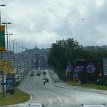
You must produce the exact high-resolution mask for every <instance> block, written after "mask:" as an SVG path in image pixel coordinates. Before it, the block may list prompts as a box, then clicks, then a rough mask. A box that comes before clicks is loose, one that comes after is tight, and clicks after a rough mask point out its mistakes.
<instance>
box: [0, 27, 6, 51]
mask: <svg viewBox="0 0 107 107" xmlns="http://www.w3.org/2000/svg"><path fill="white" fill-rule="evenodd" d="M0 51H6V48H5V26H4V25H3V26H0Z"/></svg>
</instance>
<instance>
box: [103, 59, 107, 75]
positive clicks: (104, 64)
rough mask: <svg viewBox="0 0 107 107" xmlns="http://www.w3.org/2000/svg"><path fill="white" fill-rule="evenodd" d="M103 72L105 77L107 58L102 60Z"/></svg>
mask: <svg viewBox="0 0 107 107" xmlns="http://www.w3.org/2000/svg"><path fill="white" fill-rule="evenodd" d="M103 72H104V75H107V58H103Z"/></svg>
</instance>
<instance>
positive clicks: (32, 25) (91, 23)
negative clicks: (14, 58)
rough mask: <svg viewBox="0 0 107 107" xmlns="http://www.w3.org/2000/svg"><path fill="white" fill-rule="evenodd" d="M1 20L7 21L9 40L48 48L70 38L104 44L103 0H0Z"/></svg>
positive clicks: (106, 6)
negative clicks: (0, 5) (8, 23)
mask: <svg viewBox="0 0 107 107" xmlns="http://www.w3.org/2000/svg"><path fill="white" fill-rule="evenodd" d="M0 4H6V7H0V10H1V13H2V22H6V20H7V22H11V23H12V24H11V25H8V32H9V33H13V34H14V35H12V36H11V39H12V38H14V39H18V40H19V41H20V44H21V45H23V46H25V47H27V48H33V47H35V45H36V46H37V47H39V48H49V47H50V46H51V44H52V43H53V42H55V41H56V40H60V39H67V38H74V40H77V41H78V42H79V43H80V44H81V45H83V46H87V45H88V46H89V45H107V42H106V41H107V0H0Z"/></svg>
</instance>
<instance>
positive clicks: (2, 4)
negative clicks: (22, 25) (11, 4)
mask: <svg viewBox="0 0 107 107" xmlns="http://www.w3.org/2000/svg"><path fill="white" fill-rule="evenodd" d="M0 6H1V7H3V6H6V5H5V4H1V5H0ZM1 23H2V21H1V11H0V26H1Z"/></svg>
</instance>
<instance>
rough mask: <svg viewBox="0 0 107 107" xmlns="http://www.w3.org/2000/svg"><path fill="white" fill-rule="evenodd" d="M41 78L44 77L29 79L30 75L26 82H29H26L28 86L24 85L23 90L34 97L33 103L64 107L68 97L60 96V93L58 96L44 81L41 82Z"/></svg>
mask: <svg viewBox="0 0 107 107" xmlns="http://www.w3.org/2000/svg"><path fill="white" fill-rule="evenodd" d="M40 78H42V77H40V76H35V77H29V75H28V78H27V80H26V81H27V82H26V81H25V83H26V84H23V85H24V86H23V87H22V89H23V90H25V91H26V92H28V93H29V94H31V95H32V100H31V102H39V103H40V102H41V103H43V104H45V105H49V106H50V105H51V106H52V105H54V104H57V105H58V107H59V106H60V105H61V106H62V102H63V104H65V100H66V97H65V96H63V95H58V93H57V94H56V92H55V91H52V90H51V89H49V88H47V87H46V86H44V85H43V84H42V81H41V82H40V80H41V79H40ZM39 79H40V80H39ZM67 101H68V100H66V102H67ZM67 104H68V102H67V103H66V105H67Z"/></svg>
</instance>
